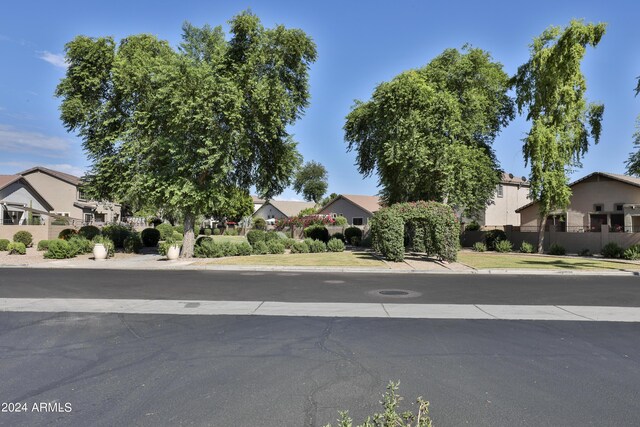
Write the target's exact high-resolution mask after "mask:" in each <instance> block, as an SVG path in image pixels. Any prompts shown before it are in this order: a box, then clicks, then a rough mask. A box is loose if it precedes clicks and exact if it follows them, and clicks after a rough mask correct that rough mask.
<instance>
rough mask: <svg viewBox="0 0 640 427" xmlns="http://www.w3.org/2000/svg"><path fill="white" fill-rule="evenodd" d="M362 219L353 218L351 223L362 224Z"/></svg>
mask: <svg viewBox="0 0 640 427" xmlns="http://www.w3.org/2000/svg"><path fill="white" fill-rule="evenodd" d="M363 223H364V221H363V220H362V218H355V217H354V218H353V225H363Z"/></svg>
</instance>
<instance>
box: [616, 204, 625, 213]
mask: <svg viewBox="0 0 640 427" xmlns="http://www.w3.org/2000/svg"><path fill="white" fill-rule="evenodd" d="M616 210H617V211H623V210H624V205H623V204H622V203H618V204H617V205H616Z"/></svg>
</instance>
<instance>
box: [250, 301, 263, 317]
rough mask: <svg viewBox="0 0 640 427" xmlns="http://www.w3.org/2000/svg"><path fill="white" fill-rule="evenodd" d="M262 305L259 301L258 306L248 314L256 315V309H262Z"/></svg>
mask: <svg viewBox="0 0 640 427" xmlns="http://www.w3.org/2000/svg"><path fill="white" fill-rule="evenodd" d="M262 304H264V301H260V304H258V306H257V307H256V308H255V309H254V310H253V311H252V312H251V313H250V314H256V311H258V309H259V308H260V307H262Z"/></svg>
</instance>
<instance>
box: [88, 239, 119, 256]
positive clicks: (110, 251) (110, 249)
mask: <svg viewBox="0 0 640 427" xmlns="http://www.w3.org/2000/svg"><path fill="white" fill-rule="evenodd" d="M92 242H93V244H94V246H95V245H96V244H97V243H101V244H103V245H104V248H105V249H106V250H107V258H108V257H112V256H113V255H114V253H115V248H116V246H115V244H114V243H113V240H111V239H110V238H108V237H105V236H103V235H97V236H96V237H94V238H93V240H92Z"/></svg>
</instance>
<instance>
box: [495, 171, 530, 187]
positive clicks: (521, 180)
mask: <svg viewBox="0 0 640 427" xmlns="http://www.w3.org/2000/svg"><path fill="white" fill-rule="evenodd" d="M500 182H501V183H502V184H519V185H523V186H529V185H530V184H529V181H527V178H526V177H524V176H523V177H517V176H514V175H513V174H512V173H504V172H503V173H502V178H501V179H500Z"/></svg>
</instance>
